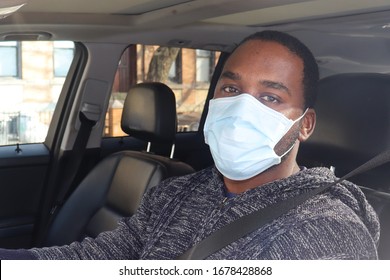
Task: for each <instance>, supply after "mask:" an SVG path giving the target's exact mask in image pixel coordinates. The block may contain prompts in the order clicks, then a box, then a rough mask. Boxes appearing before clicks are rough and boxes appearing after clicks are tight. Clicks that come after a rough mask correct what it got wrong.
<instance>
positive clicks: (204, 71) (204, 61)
mask: <svg viewBox="0 0 390 280" xmlns="http://www.w3.org/2000/svg"><path fill="white" fill-rule="evenodd" d="M214 62H215V61H214V52H212V51H207V50H196V82H198V83H208V82H210V78H211V75H212V70H213V69H214Z"/></svg>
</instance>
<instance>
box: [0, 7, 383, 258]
mask: <svg viewBox="0 0 390 280" xmlns="http://www.w3.org/2000/svg"><path fill="white" fill-rule="evenodd" d="M389 19H390V2H388V1H381V0H371V1H364V0H345V1H336V0H281V1H271V0H264V1H259V0H246V1H237V0H132V1H130V0H112V1H108V2H105V1H99V2H98V3H97V1H94V0H83V1H75V0H55V1H53V0H51V1H50V0H8V1H1V3H0V58H1V59H0V101H1V102H0V180H1V187H0V247H1V248H31V247H36V246H50V245H62V244H69V243H71V242H72V241H76V240H81V239H82V238H84V237H85V236H91V237H95V236H97V235H98V234H99V233H100V232H103V231H106V230H110V229H113V228H115V226H116V223H117V220H118V219H119V218H121V217H126V216H131V215H132V214H133V213H134V212H135V211H136V209H137V207H138V205H139V203H140V200H141V199H142V195H143V194H144V193H145V191H147V189H148V188H150V187H153V186H155V185H158V183H159V182H161V181H162V180H164V179H167V178H169V177H172V176H180V175H184V174H188V173H192V172H196V171H198V170H201V169H203V168H206V167H209V166H211V165H213V160H212V157H211V155H210V151H209V148H208V146H207V145H206V144H205V142H204V135H203V126H204V122H205V119H206V116H207V111H208V102H209V100H210V99H212V97H213V93H214V88H215V86H216V82H217V80H218V77H219V75H220V73H221V71H222V67H223V64H224V62H225V61H226V59H227V57H228V55H229V53H230V52H231V51H232V50H233V49H234V48H235V46H236V45H237V44H238V43H239V42H240V41H241V40H242V39H243V38H245V37H246V36H248V35H250V34H252V33H254V32H257V31H262V30H278V31H283V32H286V33H289V34H291V35H293V36H295V37H297V38H298V39H300V40H301V41H302V42H303V43H305V44H306V45H307V46H308V47H309V48H310V49H311V50H312V52H313V54H314V56H315V57H316V60H317V63H318V65H319V69H320V78H321V80H320V83H319V93H318V99H317V103H316V107H315V109H316V113H317V123H316V130H315V132H314V134H313V135H312V136H311V137H310V139H309V140H308V141H307V142H305V143H302V144H301V146H300V153H299V156H298V163H299V164H300V165H302V166H306V167H314V166H326V167H329V168H332V170H334V172H335V174H336V175H337V176H338V177H341V176H343V175H344V174H346V173H348V172H349V171H351V170H353V169H354V168H356V167H358V166H359V165H361V164H362V163H364V162H366V161H367V160H369V159H370V158H372V157H374V156H376V155H377V154H380V153H381V152H384V151H386V150H388V149H389V143H390V139H389V137H390V47H389V46H390V21H389ZM43 66H45V67H48V68H45V69H44V70H37V69H40V68H39V67H43ZM47 69H50V70H47ZM80 116H82V117H80ZM85 123H87V124H88V123H89V126H88V125H87V128H84V127H85ZM389 168H390V165H389V164H384V165H382V166H380V167H378V168H375V169H373V170H371V171H368V172H364V173H363V174H360V175H358V176H356V177H353V178H351V179H350V180H351V181H352V182H354V183H356V184H358V185H359V186H361V188H362V190H363V192H364V193H365V195H366V197H367V199H368V200H369V201H370V203H371V204H372V206H373V207H374V209H375V210H376V212H377V214H378V216H379V218H380V221H381V237H380V244H379V247H378V253H379V258H380V259H387V260H388V259H390V222H389V221H390V180H389V179H388V177H389V176H388V173H389V172H388V170H389Z"/></svg>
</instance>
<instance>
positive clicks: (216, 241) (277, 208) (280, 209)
mask: <svg viewBox="0 0 390 280" xmlns="http://www.w3.org/2000/svg"><path fill="white" fill-rule="evenodd" d="M389 161H390V150H388V151H385V152H383V153H381V154H379V155H377V156H375V157H374V158H372V159H371V160H369V161H367V162H366V163H364V164H362V165H360V166H359V167H357V168H356V169H354V170H352V171H351V172H349V173H348V174H346V175H344V176H343V177H341V178H340V179H338V180H336V181H335V182H332V183H328V184H325V185H323V186H320V187H318V188H316V189H314V190H312V191H308V192H305V193H303V194H301V195H298V196H296V197H292V198H289V199H286V200H284V201H282V202H280V203H277V204H274V205H271V206H268V207H266V208H262V209H259V210H257V211H255V212H253V213H251V214H249V215H246V216H243V217H241V218H239V219H237V220H235V221H233V222H232V223H230V224H227V225H226V226H224V227H222V228H221V229H219V230H217V231H215V232H213V233H212V234H211V235H209V236H208V237H206V238H205V239H203V240H202V241H200V242H199V243H197V244H195V245H194V246H193V247H192V248H190V249H188V250H187V251H186V252H185V253H184V254H183V255H180V256H179V257H177V258H176V259H178V260H202V259H206V258H207V257H208V256H210V255H212V254H214V253H215V252H217V251H219V250H221V249H222V248H224V247H226V246H227V245H229V244H231V243H233V242H234V241H236V240H238V239H240V238H241V237H243V236H245V235H247V234H249V233H251V232H253V231H255V230H256V229H259V228H261V227H262V226H264V225H265V224H267V223H269V222H271V221H272V220H274V219H276V218H278V217H279V216H281V215H283V214H285V213H287V212H288V211H289V210H291V209H293V208H295V207H297V206H298V205H300V204H302V203H303V202H305V201H306V200H308V199H309V198H311V197H313V196H315V195H317V194H319V193H321V192H323V191H325V190H327V189H329V188H330V187H332V186H335V185H337V184H339V183H341V182H342V181H344V180H347V179H348V178H350V177H353V176H355V175H357V174H360V173H363V172H366V171H368V170H370V169H373V168H375V167H378V166H380V165H382V164H385V163H387V162H389Z"/></svg>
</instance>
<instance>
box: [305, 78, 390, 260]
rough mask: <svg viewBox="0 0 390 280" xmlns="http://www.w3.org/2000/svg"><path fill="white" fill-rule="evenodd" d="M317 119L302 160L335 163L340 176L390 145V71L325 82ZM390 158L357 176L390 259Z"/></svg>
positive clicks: (309, 163)
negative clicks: (377, 219)
mask: <svg viewBox="0 0 390 280" xmlns="http://www.w3.org/2000/svg"><path fill="white" fill-rule="evenodd" d="M315 110H316V113H317V124H316V128H315V131H314V133H313V135H312V136H311V137H310V138H309V140H308V141H307V142H305V143H302V145H301V148H300V153H299V157H298V161H299V163H300V164H302V165H306V166H327V167H330V166H332V167H334V168H335V174H336V175H337V176H339V177H342V176H343V175H345V174H347V173H348V172H349V171H352V170H353V169H355V168H356V167H358V166H359V165H361V164H363V163H364V162H366V161H368V160H369V159H371V158H373V157H374V156H376V155H377V154H379V153H381V152H383V151H385V150H388V149H390V75H386V74H378V73H349V74H338V75H334V76H329V77H326V78H324V79H322V80H321V81H320V83H319V92H318V98H317V102H316V107H315ZM389 170H390V163H389V164H384V165H383V166H381V167H378V168H375V169H373V170H371V171H368V172H364V173H363V174H360V175H358V176H355V177H352V178H351V179H350V181H352V182H354V183H356V184H358V185H361V186H363V187H364V188H362V190H363V191H364V192H365V194H366V196H367V199H368V200H369V201H370V203H371V205H372V206H373V207H374V208H375V210H376V212H377V213H378V216H379V218H380V221H381V240H380V247H379V255H380V257H381V258H385V259H390V238H389V236H390V219H389V215H390V176H389Z"/></svg>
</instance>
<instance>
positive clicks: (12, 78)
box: [0, 41, 83, 248]
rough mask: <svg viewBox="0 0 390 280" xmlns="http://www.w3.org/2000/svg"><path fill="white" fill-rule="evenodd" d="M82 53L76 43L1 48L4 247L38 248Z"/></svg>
mask: <svg viewBox="0 0 390 280" xmlns="http://www.w3.org/2000/svg"><path fill="white" fill-rule="evenodd" d="M82 53H83V52H82V48H81V47H77V46H75V44H74V43H73V42H64V41H61V42H60V41H58V42H55V41H39V42H38V41H6V42H1V43H0V56H1V57H2V58H5V59H2V60H1V61H0V64H1V67H0V68H1V70H0V104H1V105H0V181H1V187H0V247H3V248H4V247H5V248H21V247H30V246H31V245H32V244H33V238H34V229H35V225H36V222H37V219H38V218H39V215H38V214H39V212H40V210H41V207H42V199H43V197H44V196H43V194H44V193H45V192H46V191H47V189H46V187H47V182H48V175H49V174H50V173H51V172H52V165H53V160H55V157H54V155H55V153H54V152H55V148H56V143H58V142H59V141H58V135H59V134H60V130H61V122H63V118H64V108H65V107H66V103H67V102H69V96H68V93H69V92H70V91H72V90H73V89H72V87H74V85H75V80H74V78H73V75H75V73H76V72H77V71H78V70H79V69H80V66H81V65H80V62H81V61H82V59H83V58H82ZM72 62H73V63H72Z"/></svg>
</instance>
